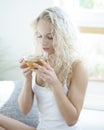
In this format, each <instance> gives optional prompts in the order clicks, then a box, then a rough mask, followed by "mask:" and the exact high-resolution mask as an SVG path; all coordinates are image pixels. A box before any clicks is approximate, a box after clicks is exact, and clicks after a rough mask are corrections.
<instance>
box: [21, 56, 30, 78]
mask: <svg viewBox="0 0 104 130" xmlns="http://www.w3.org/2000/svg"><path fill="white" fill-rule="evenodd" d="M19 64H20V68H21V70H22V73H23V75H24V77H25V78H26V79H30V78H32V70H31V68H30V67H28V66H27V65H26V62H25V60H24V58H21V59H20V60H19Z"/></svg>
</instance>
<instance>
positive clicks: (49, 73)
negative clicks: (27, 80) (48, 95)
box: [34, 60, 60, 87]
mask: <svg viewBox="0 0 104 130" xmlns="http://www.w3.org/2000/svg"><path fill="white" fill-rule="evenodd" d="M41 62H42V64H43V66H40V65H38V64H36V63H35V64H34V65H35V66H36V67H37V68H38V69H36V70H34V71H35V72H36V73H37V75H38V76H39V78H40V79H41V80H42V81H44V82H46V83H48V84H49V86H51V87H54V86H56V85H58V83H60V81H59V79H58V77H57V75H56V73H55V71H54V69H53V68H52V67H51V66H50V65H49V64H48V63H47V62H45V61H44V60H41Z"/></svg>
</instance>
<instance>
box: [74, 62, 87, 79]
mask: <svg viewBox="0 0 104 130" xmlns="http://www.w3.org/2000/svg"><path fill="white" fill-rule="evenodd" d="M87 78H88V71H87V67H86V66H85V64H84V63H83V62H76V63H73V65H72V80H79V79H86V80H87Z"/></svg>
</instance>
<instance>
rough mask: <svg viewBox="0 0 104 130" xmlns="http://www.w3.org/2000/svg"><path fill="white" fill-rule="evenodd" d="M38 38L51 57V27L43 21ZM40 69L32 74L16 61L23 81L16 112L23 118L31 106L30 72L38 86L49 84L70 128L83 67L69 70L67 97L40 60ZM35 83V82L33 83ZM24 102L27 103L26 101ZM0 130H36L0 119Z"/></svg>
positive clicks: (77, 112)
mask: <svg viewBox="0 0 104 130" xmlns="http://www.w3.org/2000/svg"><path fill="white" fill-rule="evenodd" d="M37 30H38V35H37V37H38V38H39V40H40V42H41V44H42V47H43V49H44V51H46V52H47V53H48V55H51V54H52V53H54V48H53V44H52V42H53V35H52V34H51V27H50V24H49V23H48V22H47V21H44V20H40V21H39V23H38V28H37ZM41 62H42V63H43V64H44V66H40V65H38V64H34V65H35V66H37V68H38V69H37V70H32V69H31V68H29V67H26V66H25V65H26V63H25V61H24V59H23V58H22V59H21V60H20V68H21V70H22V72H23V74H24V77H25V81H24V86H23V88H22V91H21V93H20V95H19V98H18V103H19V107H20V111H21V112H22V113H24V114H27V113H28V112H29V111H30V109H31V107H32V104H33V98H34V93H33V91H32V87H31V86H32V71H35V72H36V75H37V76H36V77H37V78H36V82H37V84H38V85H42V84H43V83H44V82H47V83H48V84H51V86H50V87H51V90H52V92H53V94H54V96H55V99H56V102H57V105H58V108H59V111H60V113H61V115H62V116H63V118H64V120H65V122H66V123H67V124H68V125H70V126H71V125H74V124H75V123H76V122H77V120H78V118H79V115H80V112H81V109H82V106H83V102H84V97H85V92H86V87H87V82H88V76H87V71H86V69H85V67H84V65H83V63H81V62H78V63H76V64H73V66H72V71H73V73H72V79H71V81H70V85H69V86H67V87H68V94H67V95H66V94H65V92H64V91H63V87H62V84H61V82H60V81H59V79H58V77H57V75H56V73H55V71H54V69H53V68H52V67H51V66H50V64H49V63H48V62H45V61H43V60H41ZM34 80H35V79H34ZM27 99H28V100H27ZM0 130H36V128H33V127H30V126H27V125H26V124H23V123H21V122H19V121H16V120H14V119H11V118H8V117H5V116H3V115H0Z"/></svg>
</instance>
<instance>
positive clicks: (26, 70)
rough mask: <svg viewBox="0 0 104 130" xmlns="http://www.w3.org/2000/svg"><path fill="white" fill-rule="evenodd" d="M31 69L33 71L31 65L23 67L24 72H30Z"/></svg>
mask: <svg viewBox="0 0 104 130" xmlns="http://www.w3.org/2000/svg"><path fill="white" fill-rule="evenodd" d="M29 71H30V72H32V71H31V68H30V67H27V68H24V69H23V73H26V72H29Z"/></svg>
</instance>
